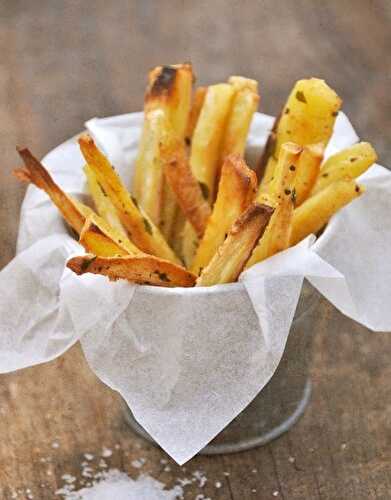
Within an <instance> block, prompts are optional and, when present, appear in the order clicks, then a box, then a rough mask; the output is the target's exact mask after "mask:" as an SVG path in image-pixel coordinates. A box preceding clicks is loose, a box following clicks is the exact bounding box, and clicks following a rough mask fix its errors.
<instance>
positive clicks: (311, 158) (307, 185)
mask: <svg viewBox="0 0 391 500" xmlns="http://www.w3.org/2000/svg"><path fill="white" fill-rule="evenodd" d="M323 153H324V146H323V144H321V143H318V144H310V145H308V146H304V148H303V151H302V153H301V155H300V159H299V162H298V165H297V174H296V179H295V193H296V196H295V206H296V207H298V206H300V205H301V204H302V203H303V201H305V200H306V199H307V198H308V195H309V194H310V192H311V189H312V188H313V186H314V184H315V182H316V179H317V177H318V175H319V169H320V164H321V163H322V160H323Z"/></svg>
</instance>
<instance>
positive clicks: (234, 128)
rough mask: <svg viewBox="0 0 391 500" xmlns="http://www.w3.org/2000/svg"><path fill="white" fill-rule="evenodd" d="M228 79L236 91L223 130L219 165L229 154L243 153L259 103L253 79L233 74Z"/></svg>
mask: <svg viewBox="0 0 391 500" xmlns="http://www.w3.org/2000/svg"><path fill="white" fill-rule="evenodd" d="M228 81H229V83H230V84H231V85H233V87H234V88H235V90H236V93H235V95H234V97H233V100H232V106H231V111H230V114H229V117H228V119H227V125H226V128H225V131H224V137H223V144H222V147H221V153H220V162H219V163H220V165H222V164H223V162H224V160H225V158H226V157H227V156H228V155H229V154H232V153H238V154H241V155H243V154H244V149H245V146H246V140H247V135H248V131H249V129H250V124H251V120H252V118H253V116H254V113H255V111H256V110H257V107H258V103H259V95H258V85H257V82H256V81H255V80H250V79H248V78H243V77H238V76H234V77H231V78H230V79H229V80H228Z"/></svg>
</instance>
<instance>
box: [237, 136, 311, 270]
mask: <svg viewBox="0 0 391 500" xmlns="http://www.w3.org/2000/svg"><path fill="white" fill-rule="evenodd" d="M301 152H302V148H301V147H300V146H299V145H297V144H295V143H292V142H287V143H285V144H283V145H282V147H281V149H280V155H279V158H278V163H277V166H276V170H275V175H276V181H275V183H273V188H274V193H273V194H274V195H275V197H276V200H277V206H276V208H275V211H274V213H273V215H272V217H271V219H270V222H269V224H268V226H267V228H266V230H265V232H264V234H263V236H262V238H261V239H260V240H259V242H258V245H257V246H256V247H255V249H254V251H253V253H252V255H251V257H250V259H249V260H248V262H247V264H246V268H249V267H251V266H253V265H254V264H257V263H258V262H261V261H262V260H264V259H266V258H268V257H271V256H272V255H274V254H276V253H278V252H281V251H282V250H285V249H286V248H288V247H289V241H290V235H291V224H292V218H293V211H294V200H295V191H294V186H295V177H296V172H297V170H298V164H299V161H300V154H301Z"/></svg>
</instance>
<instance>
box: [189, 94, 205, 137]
mask: <svg viewBox="0 0 391 500" xmlns="http://www.w3.org/2000/svg"><path fill="white" fill-rule="evenodd" d="M207 90H208V87H197V88H196V89H195V91H194V97H193V102H192V105H191V109H190V114H189V120H188V122H187V127H186V134H185V142H186V144H187V145H188V146H190V144H191V138H192V137H193V132H194V129H195V127H196V125H197V121H198V117H199V116H200V113H201V109H202V106H203V104H204V100H205V96H206V91H207Z"/></svg>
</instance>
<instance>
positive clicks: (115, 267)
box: [67, 254, 196, 287]
mask: <svg viewBox="0 0 391 500" xmlns="http://www.w3.org/2000/svg"><path fill="white" fill-rule="evenodd" d="M67 267H69V269H71V270H72V271H73V272H74V273H76V274H78V275H81V274H85V273H93V274H101V275H103V276H108V277H109V278H110V280H113V281H115V280H118V279H125V280H128V281H131V282H133V283H139V284H142V285H156V286H164V287H174V286H182V287H191V286H193V285H194V283H195V279H196V276H195V275H194V274H192V273H191V272H190V271H187V270H186V269H184V268H183V267H181V266H178V265H176V264H174V263H172V262H170V261H167V260H163V259H159V258H158V257H155V256H153V255H139V256H123V257H97V256H95V255H93V254H87V255H83V256H77V257H73V258H71V259H70V260H69V261H68V262H67Z"/></svg>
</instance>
